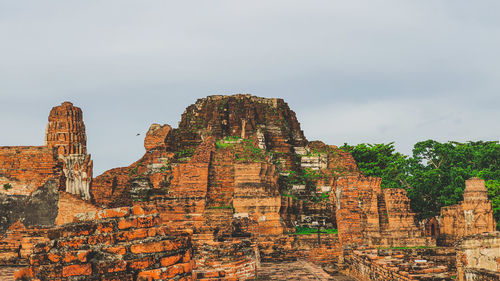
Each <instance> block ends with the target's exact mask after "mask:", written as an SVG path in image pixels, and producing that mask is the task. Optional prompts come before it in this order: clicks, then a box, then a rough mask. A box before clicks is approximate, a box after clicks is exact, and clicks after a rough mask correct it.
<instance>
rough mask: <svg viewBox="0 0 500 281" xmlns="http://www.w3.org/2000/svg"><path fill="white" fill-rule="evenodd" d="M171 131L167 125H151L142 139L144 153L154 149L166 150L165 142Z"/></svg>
mask: <svg viewBox="0 0 500 281" xmlns="http://www.w3.org/2000/svg"><path fill="white" fill-rule="evenodd" d="M171 130H172V127H170V126H169V125H166V124H165V125H160V124H152V125H151V126H150V127H149V130H148V132H147V133H146V138H144V148H146V151H148V150H151V149H154V148H166V144H165V141H166V139H167V136H168V134H169V133H170V131H171Z"/></svg>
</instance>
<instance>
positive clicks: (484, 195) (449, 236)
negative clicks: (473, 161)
mask: <svg viewBox="0 0 500 281" xmlns="http://www.w3.org/2000/svg"><path fill="white" fill-rule="evenodd" d="M494 230H495V221H494V219H493V209H492V207H491V201H489V200H488V192H487V190H486V187H485V185H484V180H481V179H470V180H467V181H466V182H465V190H464V201H462V202H460V203H459V204H457V205H452V206H446V207H443V208H441V220H440V235H439V242H440V243H441V244H443V245H453V244H454V243H455V242H457V241H458V240H460V238H462V237H465V236H468V235H474V234H479V233H483V232H490V231H494Z"/></svg>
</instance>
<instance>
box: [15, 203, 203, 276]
mask: <svg viewBox="0 0 500 281" xmlns="http://www.w3.org/2000/svg"><path fill="white" fill-rule="evenodd" d="M49 237H50V238H51V239H52V240H51V241H50V242H48V243H41V244H38V245H37V247H36V248H35V251H34V254H33V255H31V256H30V258H29V267H27V268H24V269H21V270H20V271H19V272H17V273H16V280H61V281H65V280H68V281H69V280H131V281H132V280H133V281H135V280H137V281H146V280H171V279H174V280H190V278H191V276H192V268H193V261H192V260H191V255H192V253H191V233H189V232H175V233H174V232H171V231H170V230H169V229H168V228H166V227H163V226H161V223H160V219H159V216H158V213H156V212H155V211H154V209H153V210H151V209H149V210H148V209H143V208H140V207H133V208H118V209H106V210H102V211H99V212H93V213H86V214H83V215H81V216H79V221H78V222H75V223H70V224H65V225H63V226H60V227H57V228H54V229H51V230H50V232H49Z"/></svg>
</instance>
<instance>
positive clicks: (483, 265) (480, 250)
mask: <svg viewBox="0 0 500 281" xmlns="http://www.w3.org/2000/svg"><path fill="white" fill-rule="evenodd" d="M456 248H457V269H458V280H459V281H465V280H467V281H482V280H491V281H493V280H500V232H498V231H496V232H489V233H483V234H476V235H472V236H468V237H465V238H463V239H462V240H460V241H459V242H458V244H457V246H456Z"/></svg>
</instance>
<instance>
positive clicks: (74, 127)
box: [45, 102, 93, 200]
mask: <svg viewBox="0 0 500 281" xmlns="http://www.w3.org/2000/svg"><path fill="white" fill-rule="evenodd" d="M45 144H46V146H48V147H49V148H53V149H54V151H56V153H57V155H58V158H59V159H60V160H62V162H63V172H64V176H65V178H66V181H65V188H66V192H69V193H71V194H75V195H79V196H81V197H82V198H83V199H85V200H89V199H90V193H89V187H90V182H91V180H92V166H93V163H92V160H90V155H88V154H87V137H86V134H85V124H84V123H83V114H82V110H81V109H80V108H78V107H76V106H73V104H72V103H70V102H64V103H62V104H61V105H60V106H56V107H54V108H52V110H51V111H50V115H49V123H48V124H47V130H46V132H45Z"/></svg>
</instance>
